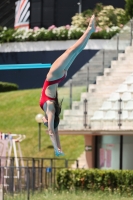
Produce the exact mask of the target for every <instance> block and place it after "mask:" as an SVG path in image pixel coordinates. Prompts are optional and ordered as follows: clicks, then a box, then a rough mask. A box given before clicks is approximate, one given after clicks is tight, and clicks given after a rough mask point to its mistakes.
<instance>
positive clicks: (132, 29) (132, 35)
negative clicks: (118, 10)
mask: <svg viewBox="0 0 133 200" xmlns="http://www.w3.org/2000/svg"><path fill="white" fill-rule="evenodd" d="M132 22H133V20H132V19H131V20H130V28H131V35H130V46H132V38H133V33H132V32H133V28H132V24H133V23H132Z"/></svg>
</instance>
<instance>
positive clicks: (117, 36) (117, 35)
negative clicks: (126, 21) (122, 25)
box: [117, 33, 119, 59]
mask: <svg viewBox="0 0 133 200" xmlns="http://www.w3.org/2000/svg"><path fill="white" fill-rule="evenodd" d="M118 54H119V33H117V59H118Z"/></svg>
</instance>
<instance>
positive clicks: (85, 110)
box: [84, 99, 87, 128]
mask: <svg viewBox="0 0 133 200" xmlns="http://www.w3.org/2000/svg"><path fill="white" fill-rule="evenodd" d="M84 127H85V128H86V127H87V99H85V100H84Z"/></svg>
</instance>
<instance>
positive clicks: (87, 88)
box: [86, 63, 89, 92]
mask: <svg viewBox="0 0 133 200" xmlns="http://www.w3.org/2000/svg"><path fill="white" fill-rule="evenodd" d="M88 64H89V63H88ZM86 90H87V92H88V91H89V65H88V66H87V87H86Z"/></svg>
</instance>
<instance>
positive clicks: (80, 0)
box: [77, 0, 82, 14]
mask: <svg viewBox="0 0 133 200" xmlns="http://www.w3.org/2000/svg"><path fill="white" fill-rule="evenodd" d="M77 4H78V6H79V14H80V13H81V12H82V0H79V2H78V3H77Z"/></svg>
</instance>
